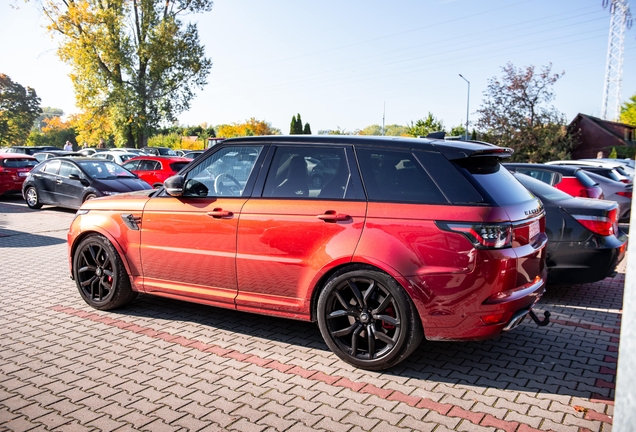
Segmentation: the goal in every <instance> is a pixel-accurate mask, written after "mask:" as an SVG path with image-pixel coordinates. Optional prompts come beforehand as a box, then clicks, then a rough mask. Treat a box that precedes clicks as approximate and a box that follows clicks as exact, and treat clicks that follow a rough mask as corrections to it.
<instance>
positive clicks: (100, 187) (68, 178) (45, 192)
mask: <svg viewBox="0 0 636 432" xmlns="http://www.w3.org/2000/svg"><path fill="white" fill-rule="evenodd" d="M144 189H152V188H151V186H150V185H149V184H148V183H146V182H145V181H143V180H140V179H139V178H138V177H137V176H136V175H135V174H133V173H131V172H130V171H128V170H126V169H124V168H122V167H120V166H119V165H117V164H115V163H113V162H110V161H106V160H100V159H94V158H70V157H69V158H66V157H63V158H55V159H50V160H47V161H44V162H42V163H40V164H39V165H38V166H36V167H35V168H33V170H32V171H30V172H29V175H28V176H27V178H26V180H25V181H24V183H23V185H22V196H23V197H24V199H25V200H26V202H27V205H28V206H29V207H30V208H32V209H39V208H40V207H42V205H43V204H50V205H55V206H60V207H69V208H79V207H80V206H81V205H82V203H83V202H84V201H86V200H89V199H92V198H97V197H102V196H107V195H117V194H120V193H124V192H132V191H137V190H144Z"/></svg>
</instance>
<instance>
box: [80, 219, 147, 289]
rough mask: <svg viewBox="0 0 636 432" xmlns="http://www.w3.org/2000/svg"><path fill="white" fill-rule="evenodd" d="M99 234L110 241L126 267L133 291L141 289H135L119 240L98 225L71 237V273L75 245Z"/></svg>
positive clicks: (128, 264)
mask: <svg viewBox="0 0 636 432" xmlns="http://www.w3.org/2000/svg"><path fill="white" fill-rule="evenodd" d="M95 234H97V235H101V236H103V237H104V238H106V240H108V241H109V242H110V244H112V245H113V247H114V248H115V251H117V254H118V255H119V258H120V259H121V262H122V263H123V264H124V267H125V269H126V274H127V275H128V278H129V279H130V283H131V286H132V289H133V290H134V291H141V289H137V288H136V285H135V283H134V282H133V278H132V277H131V276H132V274H133V272H132V271H131V266H130V263H129V262H128V257H127V255H126V254H125V253H124V249H123V247H122V246H121V245H120V244H119V242H118V241H117V240H116V239H115V238H114V237H113V236H112V235H111V234H110V233H109V232H108V231H106V230H104V229H102V228H100V227H91V228H89V229H86V230H83V231H82V232H81V233H80V234H79V235H77V237H75V238H74V239H73V244H71V245H69V257H68V258H69V265H70V269H71V275H73V257H74V256H75V251H76V250H77V246H78V245H79V244H80V243H81V242H82V240H84V239H85V238H86V237H89V236H91V235H95Z"/></svg>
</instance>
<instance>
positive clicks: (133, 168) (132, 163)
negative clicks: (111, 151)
mask: <svg viewBox="0 0 636 432" xmlns="http://www.w3.org/2000/svg"><path fill="white" fill-rule="evenodd" d="M122 166H123V167H124V168H126V169H127V170H129V171H136V170H137V169H138V168H139V160H134V161H130V162H126V163H125V164H123V165H122Z"/></svg>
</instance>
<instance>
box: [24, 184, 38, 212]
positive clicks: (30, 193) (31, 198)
mask: <svg viewBox="0 0 636 432" xmlns="http://www.w3.org/2000/svg"><path fill="white" fill-rule="evenodd" d="M24 199H25V200H26V203H27V205H28V206H29V208H32V209H34V210H37V209H39V208H42V203H41V202H40V197H39V196H38V191H37V189H36V188H34V187H33V186H29V187H28V188H27V190H26V191H25V192H24Z"/></svg>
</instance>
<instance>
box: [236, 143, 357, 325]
mask: <svg viewBox="0 0 636 432" xmlns="http://www.w3.org/2000/svg"><path fill="white" fill-rule="evenodd" d="M329 158H331V159H333V160H335V161H336V162H337V164H336V165H337V169H336V170H335V172H334V173H333V175H332V176H331V178H330V179H329V180H328V181H325V182H324V183H322V184H319V185H316V184H313V183H311V181H310V172H311V169H312V168H313V166H315V165H316V162H318V163H319V161H321V160H326V159H329ZM265 166H269V167H270V168H269V170H267V172H263V171H262V174H261V176H260V177H259V182H258V183H257V185H256V188H255V191H254V195H257V194H258V195H260V196H259V197H253V198H251V199H250V200H249V201H248V202H247V203H246V204H245V206H244V207H243V211H242V213H241V218H240V220H239V229H238V244H237V248H238V250H237V259H236V266H237V274H238V286H239V293H238V297H237V298H236V305H237V309H239V310H245V311H253V312H260V313H267V310H272V311H276V312H277V313H283V314H285V313H286V314H288V316H290V317H294V318H300V319H309V314H310V311H309V307H310V299H311V294H312V288H313V286H314V285H315V284H316V282H317V281H318V280H319V278H320V276H321V275H323V274H324V273H325V272H326V271H328V270H329V269H330V268H333V267H334V266H337V265H339V264H343V263H346V262H349V261H350V260H351V257H352V256H353V253H354V251H355V248H356V245H357V243H358V241H359V239H360V235H361V233H362V227H363V225H364V218H365V212H366V200H365V199H364V198H363V192H362V183H361V181H360V179H359V175H358V172H357V169H355V164H354V163H353V151H352V149H351V148H350V147H348V146H345V145H343V146H321V147H307V146H293V145H289V146H287V145H279V146H275V147H274V146H273V148H272V150H271V151H270V155H269V156H268V159H267V161H266V162H265Z"/></svg>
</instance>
